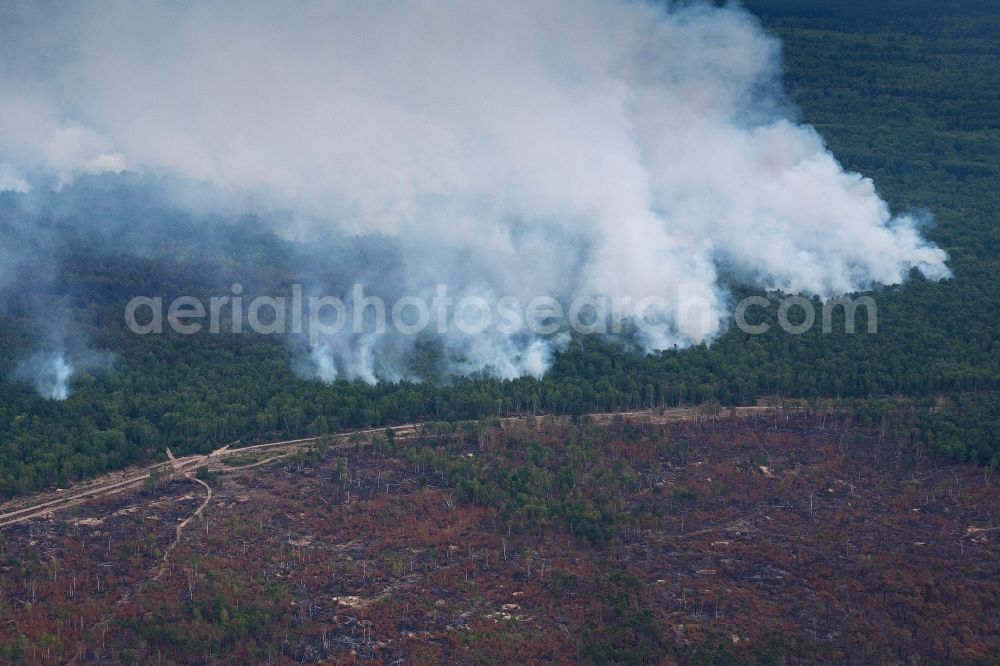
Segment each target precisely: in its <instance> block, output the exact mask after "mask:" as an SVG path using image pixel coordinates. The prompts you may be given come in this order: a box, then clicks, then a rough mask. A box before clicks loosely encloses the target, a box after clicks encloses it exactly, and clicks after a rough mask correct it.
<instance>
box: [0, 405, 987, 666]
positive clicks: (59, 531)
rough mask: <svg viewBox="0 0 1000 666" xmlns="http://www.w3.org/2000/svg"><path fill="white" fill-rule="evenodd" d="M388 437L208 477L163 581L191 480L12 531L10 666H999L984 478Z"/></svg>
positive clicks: (804, 433) (625, 422) (785, 434)
mask: <svg viewBox="0 0 1000 666" xmlns="http://www.w3.org/2000/svg"><path fill="white" fill-rule="evenodd" d="M392 440H393V438H389V439H387V438H385V437H384V436H381V435H377V434H376V435H374V436H372V435H368V436H366V438H365V441H363V442H357V443H356V449H355V450H351V451H343V450H337V449H333V448H330V449H328V450H322V448H321V449H320V450H314V451H311V452H307V453H304V454H301V455H296V456H293V457H291V458H286V459H284V460H281V461H276V462H273V463H269V464H267V465H262V466H258V467H255V468H248V469H243V468H240V467H235V468H226V469H224V470H223V471H222V473H221V474H218V475H215V474H209V475H203V477H202V478H203V479H204V480H206V481H207V482H208V483H209V484H211V485H212V486H213V488H214V491H215V495H214V497H213V498H212V501H211V503H210V504H209V506H208V507H207V509H206V510H205V512H204V515H203V516H200V517H197V518H195V519H193V520H192V521H191V522H190V524H188V526H187V527H186V529H185V530H184V531H183V533H182V536H181V539H180V541H179V543H178V545H177V547H176V549H175V550H173V552H172V553H171V555H170V559H169V564H168V566H167V567H166V568H165V570H164V573H163V575H162V576H161V577H160V578H159V579H157V578H156V575H157V573H158V570H159V565H160V560H161V558H162V556H163V552H164V550H165V549H166V548H167V547H168V546H169V545H170V544H171V543H172V541H173V540H174V537H175V526H176V525H177V523H178V522H180V521H182V520H184V519H186V518H188V517H189V516H191V515H192V514H193V513H194V512H195V510H196V509H197V508H198V507H199V506H200V505H201V503H202V502H203V501H204V499H205V490H204V488H202V487H201V486H199V485H198V484H196V483H195V482H194V480H191V479H184V478H176V479H169V480H165V481H160V482H159V483H158V484H157V485H155V486H153V487H147V488H144V489H137V490H134V491H131V492H130V493H126V494H122V495H118V496H114V497H108V498H104V499H101V500H98V501H96V502H93V503H90V504H87V505H81V506H78V507H73V508H72V509H69V510H66V511H65V512H64V513H60V514H56V515H55V516H53V517H51V518H49V519H47V520H35V521H31V522H26V523H23V524H20V525H14V526H11V527H9V528H7V529H6V530H4V531H2V532H0V544H2V545H0V645H2V646H3V647H2V648H0V650H2V651H0V661H13V662H19V661H23V662H27V663H36V664H56V663H66V662H70V661H76V662H77V663H91V662H102V663H108V662H110V663H142V664H157V663H163V664H170V663H206V662H208V663H232V664H242V663H248V662H270V663H296V662H303V661H304V662H318V661H334V662H341V661H348V662H351V661H366V660H373V661H377V662H384V663H439V662H442V661H444V662H450V663H508V662H512V661H525V662H555V663H573V662H579V661H586V660H589V661H595V662H619V663H622V662H629V661H632V662H649V663H661V662H662V663H673V662H681V663H692V662H697V663H740V662H749V663H793V662H794V663H801V662H830V661H833V662H841V663H858V664H862V663H865V664H867V663H933V662H935V661H937V662H948V663H988V662H990V661H992V660H993V659H995V655H996V654H998V653H1000V615H998V603H1000V557H998V555H1000V547H998V545H997V537H998V536H1000V533H998V532H996V531H985V530H988V529H990V528H993V527H995V526H997V525H998V524H1000V515H998V513H1000V500H998V495H997V492H996V487H995V484H994V480H993V479H991V478H990V477H989V475H988V474H984V472H983V471H982V470H981V469H977V468H975V467H971V466H948V465H943V464H941V463H938V462H936V461H934V460H931V459H927V458H926V457H924V456H922V455H921V454H920V451H919V450H918V449H915V448H914V447H912V446H910V445H909V444H906V443H905V442H904V443H899V442H895V443H890V442H888V441H880V438H879V436H878V433H877V432H872V431H870V430H867V429H862V428H858V427H855V426H851V425H849V424H846V423H844V422H841V421H840V420H838V419H835V418H834V417H833V416H830V415H825V414H813V415H810V416H805V415H803V414H798V415H787V414H781V413H779V412H769V413H766V414H748V415H739V414H733V415H732V416H727V415H725V414H723V415H721V416H719V417H706V416H701V417H699V418H697V419H696V420H691V421H672V420H669V419H662V418H660V419H657V418H656V417H655V415H648V414H647V415H631V416H630V417H628V418H609V419H602V420H600V422H598V421H590V422H588V421H586V420H584V421H582V422H579V421H578V422H576V423H574V422H571V421H569V420H556V419H544V418H538V419H536V420H532V421H529V422H511V421H508V422H504V423H503V424H500V423H499V422H498V423H479V424H464V425H461V426H439V427H437V428H429V427H428V428H425V429H424V431H423V432H422V433H421V434H417V435H411V436H408V437H406V438H405V439H404V438H402V437H399V438H395V441H392ZM220 467H221V465H220ZM206 476H207V478H206ZM980 530H983V531H980Z"/></svg>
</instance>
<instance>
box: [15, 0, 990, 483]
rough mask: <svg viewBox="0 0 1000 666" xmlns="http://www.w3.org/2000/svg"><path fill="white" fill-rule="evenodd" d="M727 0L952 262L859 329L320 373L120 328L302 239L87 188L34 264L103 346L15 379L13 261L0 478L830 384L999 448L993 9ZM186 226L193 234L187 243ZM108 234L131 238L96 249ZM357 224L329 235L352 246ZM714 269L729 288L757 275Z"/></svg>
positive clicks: (25, 339)
mask: <svg viewBox="0 0 1000 666" xmlns="http://www.w3.org/2000/svg"><path fill="white" fill-rule="evenodd" d="M745 4H746V5H747V7H748V8H749V9H750V10H751V11H753V12H754V13H755V14H757V15H758V16H759V17H760V19H761V21H762V22H763V24H764V25H765V27H766V28H767V29H768V30H770V31H772V32H773V33H775V34H776V35H778V36H779V37H780V38H781V40H782V42H783V45H784V46H783V60H784V63H785V67H786V69H785V85H786V88H787V89H788V91H789V100H788V101H789V104H792V105H794V106H795V107H796V108H797V109H798V110H799V112H800V114H801V119H802V120H803V121H804V122H807V123H809V124H812V125H813V126H815V127H816V129H817V130H818V131H819V132H820V133H821V135H822V136H823V138H824V139H825V141H826V142H827V143H828V145H829V147H830V149H831V150H832V151H833V153H834V154H835V155H836V156H837V157H838V158H839V159H840V160H842V162H843V163H844V165H845V167H847V168H849V169H853V170H857V171H859V172H861V173H863V174H864V175H866V176H869V177H871V178H872V179H874V181H875V183H876V186H877V187H878V188H879V190H880V192H881V193H882V194H883V196H884V197H886V199H887V200H888V201H889V202H890V204H891V206H892V207H893V209H894V210H899V211H915V212H919V213H923V212H926V213H928V214H929V215H928V219H929V220H931V221H930V222H929V223H928V226H927V227H926V229H924V233H925V234H926V236H927V237H928V238H929V239H930V240H932V241H934V242H935V243H937V244H938V245H939V246H940V247H942V248H943V249H945V250H946V251H947V253H948V255H949V266H950V268H951V270H952V271H953V273H954V276H953V277H952V278H951V279H947V280H943V281H941V282H931V281H927V280H925V279H923V278H922V277H920V276H919V275H918V274H917V273H916V272H914V274H913V275H912V276H911V277H910V279H909V281H908V282H907V283H906V284H904V285H901V286H885V287H881V288H877V289H875V290H874V291H873V292H871V294H870V295H871V296H873V297H874V298H875V300H876V302H877V304H878V331H877V333H867V332H865V331H864V330H860V329H859V331H858V332H856V333H852V334H849V333H845V332H844V327H843V323H842V321H835V322H834V325H833V327H832V329H833V330H832V332H831V333H823V332H822V331H821V330H820V329H819V327H814V328H813V329H812V330H810V331H809V332H808V333H806V334H804V335H789V334H787V333H785V332H783V331H782V330H780V329H779V328H778V327H777V326H772V327H771V329H770V330H769V332H768V333H766V334H763V335H748V334H746V333H743V332H741V331H739V330H738V329H736V328H735V327H730V329H729V330H728V331H727V332H725V333H723V334H722V335H721V336H719V337H718V338H717V339H715V340H714V341H712V342H711V344H708V345H700V346H695V347H691V348H686V349H674V350H668V351H664V352H662V353H659V354H653V355H644V354H641V353H638V352H636V351H635V350H634V349H632V348H630V346H629V344H628V341H627V340H625V341H622V340H614V341H609V340H604V339H601V338H597V337H580V338H577V339H574V340H573V341H572V342H571V343H570V344H569V346H568V347H567V348H566V349H565V350H564V351H563V352H561V353H560V354H559V355H558V356H557V357H556V359H555V361H554V364H553V366H552V368H551V369H550V371H549V372H548V373H547V374H546V375H545V376H544V377H543V378H542V379H540V380H536V379H533V378H521V379H517V380H512V381H501V380H498V379H495V378H490V377H455V376H449V375H447V374H446V373H442V372H440V371H439V370H438V366H437V365H435V363H434V358H433V350H429V351H428V358H427V359H419V358H418V359H414V362H415V363H417V364H420V363H423V364H424V365H425V369H424V371H423V372H422V376H423V381H420V382H399V383H379V384H376V385H368V384H365V383H363V382H347V381H337V382H334V383H332V384H324V383H322V382H320V381H316V380H305V379H302V378H301V377H300V376H299V375H298V374H296V372H295V371H294V366H293V363H292V355H293V350H292V349H290V347H289V345H288V344H286V343H285V342H284V341H282V340H280V339H276V338H274V337H264V336H255V335H250V334H244V335H209V334H204V335H196V336H177V335H169V334H168V335H150V336H137V335H134V334H132V333H130V332H129V331H128V330H127V329H126V328H125V325H124V321H123V317H122V312H123V310H124V305H125V303H126V302H127V301H128V300H129V299H130V298H131V297H132V296H135V295H140V294H150V293H162V294H163V295H165V296H170V295H174V294H181V293H186V294H195V295H200V294H209V293H213V290H219V289H220V288H221V289H224V288H226V287H227V286H228V285H229V284H231V283H232V282H234V281H236V279H239V280H240V281H242V282H243V283H244V284H248V285H250V284H252V283H253V282H254V280H259V281H260V282H261V283H272V282H273V281H274V279H275V278H277V280H278V281H279V282H280V281H281V279H283V278H284V277H291V276H292V275H293V274H294V267H295V266H296V265H297V263H298V262H300V261H301V258H300V257H299V253H300V250H299V249H298V248H296V246H295V244H294V243H291V242H287V241H283V240H279V239H277V238H275V237H273V236H271V235H270V234H269V232H268V231H267V230H266V227H264V226H263V225H258V224H256V223H255V222H254V221H253V220H245V221H243V222H241V223H239V224H233V225H228V226H227V225H221V226H219V227H218V228H217V230H216V231H213V232H212V234H211V236H210V237H208V238H206V236H205V235H204V234H205V233H206V232H204V231H203V230H202V229H203V225H201V223H200V221H199V220H198V219H195V218H192V217H189V216H188V217H186V216H185V215H184V214H182V213H178V212H171V213H170V215H171V216H173V217H171V218H170V219H169V225H168V223H167V222H168V220H166V219H164V220H163V224H162V226H161V227H158V226H157V221H156V220H150V219H146V220H145V222H146V224H145V226H144V227H143V228H144V231H143V232H142V234H138V233H135V236H134V237H129V233H130V232H129V229H130V228H131V227H132V226H133V225H131V224H130V217H134V216H143V215H147V218H148V216H149V215H167V214H166V213H163V212H162V211H159V212H157V211H152V212H150V211H148V210H146V209H145V208H144V202H143V201H142V200H137V199H135V198H127V197H116V198H115V202H114V203H113V202H110V201H109V202H108V203H107V206H106V208H97V209H95V210H94V215H95V216H99V217H101V218H102V219H103V220H106V221H107V224H106V225H105V226H104V227H102V229H103V231H100V232H97V231H84V230H83V229H87V227H86V226H85V225H83V226H81V225H78V224H77V221H76V220H73V219H68V218H61V217H60V216H59V215H58V211H55V212H53V213H52V216H51V221H50V225H51V229H52V230H56V231H59V232H60V233H58V234H57V235H58V236H59V237H60V238H61V239H62V241H61V246H60V250H59V255H58V256H57V257H54V258H53V262H52V265H51V266H50V267H45V268H44V270H45V271H46V272H48V273H49V277H51V278H53V279H52V280H51V286H50V287H47V290H48V291H47V296H48V297H49V300H50V301H51V302H58V303H59V304H60V305H61V309H60V311H61V312H69V313H71V314H70V315H69V316H70V317H71V319H72V321H73V328H74V330H77V331H82V332H83V333H84V334H85V336H84V337H85V338H86V340H87V346H88V347H90V348H93V349H97V350H102V351H107V352H110V354H111V357H110V358H111V359H112V360H111V361H110V363H109V364H107V365H106V367H105V366H104V365H101V366H96V365H95V367H94V369H93V370H92V371H90V372H88V373H83V374H81V375H78V376H75V377H74V379H73V392H72V394H71V395H70V396H69V397H68V398H67V399H66V400H63V401H54V400H49V399H45V398H42V397H39V396H38V395H37V394H36V393H35V391H34V390H33V389H32V388H31V387H30V386H29V385H27V384H25V383H24V382H22V381H19V380H18V378H17V377H16V373H15V372H14V369H15V367H16V366H17V364H18V362H19V360H20V359H22V358H24V357H25V356H27V355H30V354H31V353H32V352H33V351H34V350H35V349H36V348H37V345H39V344H40V343H41V340H40V336H39V335H38V334H37V333H36V331H37V327H38V319H37V317H38V315H37V308H33V307H32V303H31V302H28V299H26V298H25V297H24V296H23V294H22V292H20V291H19V289H18V285H17V284H16V283H15V284H13V285H9V286H8V287H7V288H5V289H4V291H3V293H0V374H2V375H3V376H6V377H8V380H7V381H4V382H3V383H0V497H10V496H13V495H16V494H21V493H26V492H30V491H33V490H37V489H40V488H44V487H50V486H53V485H58V486H62V485H65V484H68V483H71V482H73V481H75V480H78V479H81V478H83V477H86V476H88V475H92V474H95V473H98V472H102V471H107V470H112V469H117V468H120V467H122V466H125V465H127V464H130V463H135V462H138V461H142V460H148V459H157V458H163V457H165V455H166V453H165V450H166V447H170V448H171V449H172V450H173V451H174V452H175V453H178V454H180V453H191V452H205V451H209V450H212V449H213V448H216V447H218V446H219V445H220V444H222V443H228V442H232V441H235V440H242V441H243V442H253V441H263V440H266V439H271V438H281V437H292V436H304V435H314V434H323V433H328V432H337V431H341V430H345V429H350V428H358V427H363V426H379V425H391V424H399V423H406V422H412V421H418V420H457V419H470V418H479V417H483V416H488V415H494V414H498V413H500V414H507V413H542V412H546V413H563V414H579V413H584V412H607V411H616V410H628V409H639V408H658V407H670V406H677V405H687V404H702V403H718V404H719V405H736V404H753V403H755V402H757V401H758V400H762V399H774V400H777V399H783V398H794V399H804V400H810V401H818V400H837V401H839V403H838V404H839V405H840V407H841V408H844V409H850V410H852V411H853V412H854V413H855V414H856V415H857V418H858V419H861V420H870V422H878V420H879V419H882V418H884V417H885V415H886V414H888V413H891V418H892V420H893V423H896V424H901V425H900V427H899V428H897V430H898V433H899V436H900V437H905V438H907V439H910V440H912V441H914V442H915V443H917V444H920V445H922V446H926V447H928V449H929V450H930V451H931V452H933V453H935V454H937V455H940V456H943V457H946V458H948V459H953V460H958V461H969V462H974V463H978V464H982V465H987V466H992V467H996V466H997V465H998V464H1000V442H998V438H1000V436H998V434H997V432H998V429H1000V397H998V393H997V391H1000V352H998V349H997V341H998V340H1000V317H998V313H1000V289H998V287H997V285H998V284H1000V187H998V184H1000V58H997V53H998V52H1000V14H998V13H997V12H996V11H995V6H994V3H992V2H986V1H975V0H963V1H959V2H949V3H944V2H931V1H929V0H924V1H907V2H880V3H870V2H862V1H861V0H839V1H838V2H824V3H807V2H790V1H788V0H749V1H748V2H746V3H745ZM127 181H128V178H127V177H126V176H122V177H121V187H122V188H123V190H127V186H128V182H127ZM105 186H106V185H105ZM93 187H97V185H94V184H93V183H88V181H87V179H85V178H84V179H81V181H80V182H79V183H77V184H75V185H73V186H71V187H69V188H67V190H66V192H65V196H67V197H72V196H74V188H76V189H79V190H80V192H85V191H86V192H88V196H90V195H92V194H93V192H92V191H91V190H87V188H93ZM81 196H83V195H82V194H81ZM109 199H110V197H109ZM16 215H17V207H16V205H15V204H14V203H13V199H12V195H10V194H9V193H0V229H5V226H6V225H11V224H12V222H11V219H12V218H13V217H16ZM157 229H161V231H160V234H161V235H157V231H156V230H157ZM178 229H180V230H181V231H180V232H178ZM184 230H187V231H190V235H189V236H188V237H189V238H192V239H196V240H191V241H185V240H184V239H185V232H184ZM102 234H104V235H103V236H102ZM111 236H114V237H116V238H118V239H120V238H121V237H126V238H127V239H128V240H129V241H130V242H133V243H134V244H135V245H136V246H140V245H141V246H144V247H145V248H147V251H144V252H137V253H135V254H133V255H130V256H122V255H121V254H120V253H116V252H110V251H108V250H107V249H106V248H107V247H109V246H110V245H109V244H107V243H105V240H106V238H107V237H111ZM366 242H368V241H367V240H365V239H359V240H357V241H355V242H354V243H355V244H354V245H353V246H352V247H350V248H348V249H343V248H341V249H340V250H339V252H341V253H343V254H344V255H345V256H347V255H350V257H353V258H354V259H353V260H355V261H363V260H364V257H365V243H366ZM337 251H338V250H336V249H333V250H331V252H332V253H334V255H332V256H334V257H335V256H336V254H335V253H336V252H337ZM346 260H347V259H345V261H346ZM332 261H334V262H335V258H334V260H332ZM378 269H379V268H378V267H375V268H373V269H372V270H378ZM385 269H386V270H391V267H385ZM55 276H58V278H59V279H54V277H55ZM59 285H73V286H72V288H67V287H65V286H59ZM730 288H731V290H732V293H733V294H734V296H735V297H742V296H745V295H750V294H753V293H756V292H754V291H753V290H752V289H751V288H749V287H746V286H745V285H741V284H739V283H735V282H734V283H731V284H730ZM763 295H765V296H768V297H772V298H773V297H775V296H776V295H774V294H763ZM735 300H736V299H735V298H734V301H735ZM817 304H818V301H817ZM773 315H774V309H771V310H769V311H768V314H767V316H772V317H773ZM772 323H773V322H772ZM838 324H839V325H838Z"/></svg>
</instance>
